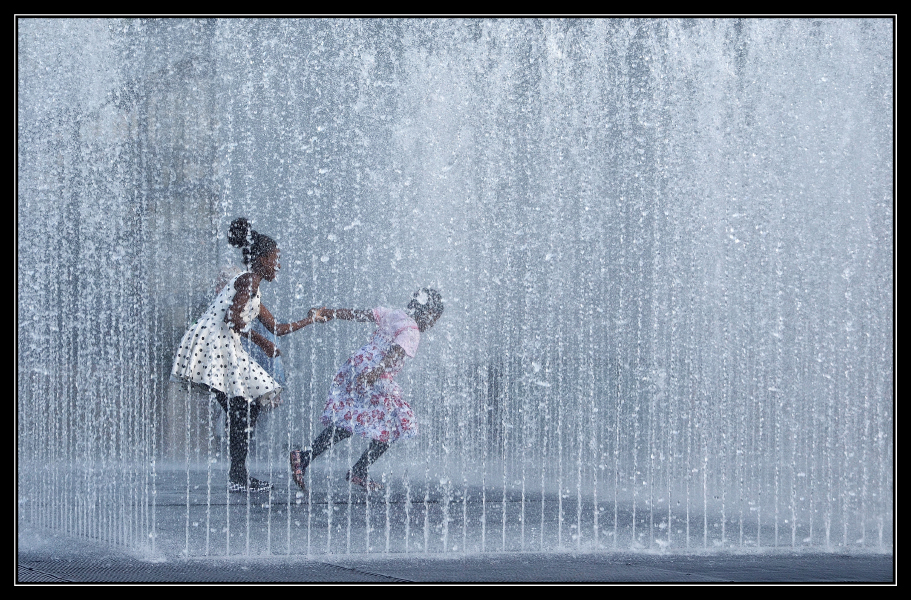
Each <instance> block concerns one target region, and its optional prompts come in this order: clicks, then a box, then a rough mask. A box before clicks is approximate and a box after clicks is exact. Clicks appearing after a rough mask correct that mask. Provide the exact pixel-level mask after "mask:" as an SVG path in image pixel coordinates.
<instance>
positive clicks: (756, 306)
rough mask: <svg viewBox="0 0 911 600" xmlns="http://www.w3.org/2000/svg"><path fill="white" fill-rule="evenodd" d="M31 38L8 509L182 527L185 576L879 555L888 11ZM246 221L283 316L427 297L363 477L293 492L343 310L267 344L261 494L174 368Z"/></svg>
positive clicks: (885, 367) (337, 455)
mask: <svg viewBox="0 0 911 600" xmlns="http://www.w3.org/2000/svg"><path fill="white" fill-rule="evenodd" d="M19 54H20V56H19V71H20V75H19V81H20V83H19V94H20V132H19V201H18V224H19V244H18V250H19V255H18V280H17V283H18V286H19V330H18V355H17V357H18V371H17V373H18V411H19V453H18V458H19V461H20V470H19V480H18V483H19V490H20V492H19V505H20V511H19V514H20V518H22V519H23V520H25V521H27V522H31V523H35V524H37V525H40V526H45V527H49V528H52V529H60V530H65V531H67V532H70V533H75V534H79V535H84V536H88V537H94V538H99V539H103V540H106V541H109V542H112V543H116V544H122V545H126V546H130V547H152V548H154V547H155V544H156V543H158V538H160V537H161V536H165V537H167V536H170V535H172V532H171V530H170V529H169V526H165V525H164V524H161V523H159V522H158V520H159V519H161V518H162V516H163V515H167V519H168V520H169V522H170V520H171V519H173V518H174V517H173V515H174V514H178V513H179V514H180V522H181V523H182V527H181V532H180V539H179V540H177V541H175V540H173V539H172V540H169V542H168V543H169V544H173V545H174V546H175V547H177V548H179V550H181V551H183V552H184V553H186V554H189V555H210V554H211V555H219V554H237V553H241V554H259V553H266V554H299V553H303V554H314V553H325V552H330V553H331V552H348V553H359V552H398V551H407V552H450V551H477V550H480V551H508V550H531V549H534V550H550V549H555V548H575V549H586V548H594V549H597V548H670V549H685V548H697V547H699V548H704V547H720V548H727V547H760V548H763V547H771V546H792V547H836V546H838V547H858V548H875V549H880V550H881V549H883V548H888V547H890V545H891V523H892V514H893V513H892V511H893V506H892V485H893V483H892V482H893V479H892V464H893V463H892V460H893V459H892V443H893V442H892V398H893V385H892V381H893V353H892V347H893V344H892V328H893V319H892V314H893V312H892V311H893V305H892V283H893V278H892V260H893V254H892V252H893V250H892V244H893V240H892V219H893V215H892V188H891V176H892V169H893V164H892V138H893V129H892V114H893V113H892V110H893V98H892V82H893V71H892V24H891V21H889V20H884V19H858V20H852V19H837V20H825V19H823V20H803V19H802V20H794V21H791V20H777V19H763V20H733V19H721V20H707V19H706V20H704V19H694V20H638V19H620V20H606V19H605V20H582V19H568V20H558V19H547V20H506V21H500V20H483V19H468V20H457V19H451V20H406V21H396V20H382V19H379V20H377V19H357V20H340V19H339V20H318V19H303V20H285V19H274V20H270V19H263V20H256V19H252V20H233V19H232V20H217V19H215V20H184V19H174V20H145V19H142V20H129V19H128V20H120V19H110V20H105V19H103V20H53V21H45V20H40V19H25V20H21V21H20V24H19ZM237 216H245V217H247V218H250V219H251V220H253V221H254V227H255V228H256V229H257V230H259V231H262V232H264V233H267V234H269V235H271V236H272V237H274V238H275V239H276V240H277V241H278V242H279V245H280V247H281V251H282V255H281V262H282V270H281V271H280V273H279V278H278V279H277V280H276V281H275V282H274V283H272V284H264V286H263V302H264V304H266V305H267V306H268V307H269V309H270V310H271V311H272V313H273V314H275V315H276V317H277V319H278V320H279V321H280V322H287V321H290V320H296V319H300V318H302V317H304V316H305V315H306V311H307V309H308V308H310V307H311V306H322V305H325V306H332V307H352V308H371V307H374V306H378V305H384V306H390V307H401V306H404V305H405V303H407V301H408V299H409V297H410V295H411V292H412V291H414V290H416V289H417V288H419V287H422V286H428V285H429V286H433V287H436V288H438V289H440V290H441V292H442V293H443V296H444V299H445V302H446V312H445V314H444V317H443V319H442V320H441V321H440V322H439V323H438V325H437V326H436V327H434V329H433V330H431V331H429V332H426V333H425V334H424V335H423V336H422V339H421V347H420V351H419V353H418V356H417V358H416V359H414V360H413V361H409V364H408V365H407V366H406V368H405V370H404V371H403V372H402V375H401V376H400V383H401V384H402V386H403V388H404V389H405V390H406V394H407V397H408V400H409V402H411V404H412V406H413V407H414V409H415V413H416V415H417V417H418V421H419V427H420V435H419V436H418V437H417V438H415V439H414V440H411V441H408V442H404V443H401V444H396V445H394V446H393V448H392V449H391V450H390V451H389V452H388V453H387V455H385V456H384V457H383V458H382V459H381V460H380V462H378V463H377V465H376V466H375V467H374V469H373V471H372V474H374V476H375V478H381V479H383V480H384V481H385V483H386V485H387V490H386V492H384V493H382V494H378V495H371V496H367V497H365V496H364V494H363V493H362V492H360V491H359V490H357V489H353V488H352V487H351V486H350V485H348V484H347V483H346V482H345V480H344V474H345V472H346V470H347V469H348V468H350V466H351V464H352V463H353V462H354V461H355V460H356V459H357V457H358V456H359V455H360V452H361V451H362V450H363V448H364V446H365V444H364V443H363V440H359V439H355V440H349V441H345V442H342V443H340V444H338V445H336V446H335V447H333V449H332V450H331V451H330V452H327V454H326V455H325V456H324V457H321V458H320V459H319V461H317V462H316V463H314V466H313V467H312V468H311V469H310V470H309V471H308V482H309V486H308V491H307V492H306V493H303V492H298V491H297V490H296V488H295V487H294V485H293V484H292V483H291V482H290V481H288V478H287V469H288V467H287V452H288V449H289V447H291V446H293V445H298V444H299V445H302V446H306V445H308V444H309V442H310V441H311V440H312V439H313V438H314V437H315V436H316V435H317V434H318V433H319V431H321V429H322V426H321V425H320V423H319V420H318V419H319V415H320V413H321V411H322V406H323V402H324V398H325V395H326V392H327V389H328V384H329V381H330V380H331V377H332V376H333V374H334V372H335V369H337V367H338V365H340V364H341V363H342V362H343V361H344V360H345V358H346V357H347V355H348V354H349V353H350V352H352V351H353V350H355V349H356V348H357V347H358V346H359V345H360V344H361V343H362V342H363V341H364V340H365V338H366V336H367V335H368V334H369V333H370V329H369V327H368V326H366V325H363V324H357V323H347V322H333V323H330V324H327V325H314V326H312V327H310V328H306V329H305V330H303V331H301V332H298V333H295V334H292V335H291V336H288V337H287V338H283V339H282V341H281V349H282V355H283V361H284V363H285V367H286V370H287V372H288V379H289V386H288V390H287V392H286V393H285V401H284V404H283V405H282V406H281V407H280V408H279V409H278V410H277V411H274V412H270V413H266V414H265V415H264V416H263V417H262V418H261V420H260V422H259V424H258V425H257V427H256V430H255V433H254V437H253V441H252V446H251V456H250V461H249V463H250V468H251V473H252V474H253V475H254V476H256V477H261V478H270V479H271V480H272V481H273V482H275V484H276V489H275V490H274V492H273V493H272V494H271V495H269V496H268V497H267V498H265V499H262V498H259V497H257V496H255V495H247V496H245V497H240V496H237V495H231V494H228V493H227V491H226V489H225V487H224V481H223V480H224V473H225V470H226V465H227V462H226V452H227V447H226V445H225V440H224V437H225V435H224V427H223V421H221V420H220V419H222V416H221V414H220V409H219V408H218V407H217V406H216V405H214V404H213V403H212V402H211V400H210V399H209V398H208V397H207V396H204V395H201V394H198V393H195V392H188V391H186V390H179V389H177V388H176V387H175V386H174V385H173V384H168V383H167V373H168V371H169V369H170V361H171V359H172V357H173V351H174V349H175V347H176V344H177V341H178V340H179V338H180V336H181V335H182V333H183V330H184V329H185V327H186V326H187V325H188V324H189V323H190V322H192V321H193V319H195V318H196V317H197V316H198V314H199V312H200V311H201V310H202V308H204V306H205V302H206V300H207V298H208V297H209V296H210V295H211V290H212V284H213V283H214V279H215V277H216V275H217V273H218V270H219V269H221V268H222V267H223V266H224V265H225V264H228V263H231V262H237V261H238V258H239V257H237V256H235V253H236V250H235V249H233V248H230V247H229V246H228V245H227V244H226V242H225V233H226V230H227V226H228V224H229V223H230V221H231V219H233V218H234V217H237ZM175 511H176V513H175ZM156 536H157V537H156ZM165 546H166V545H165ZM162 547H164V546H162ZM167 547H170V546H167Z"/></svg>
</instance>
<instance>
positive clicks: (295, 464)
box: [291, 450, 307, 492]
mask: <svg viewBox="0 0 911 600" xmlns="http://www.w3.org/2000/svg"><path fill="white" fill-rule="evenodd" d="M301 455H302V452H301V451H300V450H292V451H291V479H293V480H294V483H296V484H297V486H298V487H299V488H300V489H302V490H303V491H305V492H306V491H307V484H306V482H305V481H304V471H305V470H306V469H307V468H306V467H304V466H303V463H302V461H301Z"/></svg>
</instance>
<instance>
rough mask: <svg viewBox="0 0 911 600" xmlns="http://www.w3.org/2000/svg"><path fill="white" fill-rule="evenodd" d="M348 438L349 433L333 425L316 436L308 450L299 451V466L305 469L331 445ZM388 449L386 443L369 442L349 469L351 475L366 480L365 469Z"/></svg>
mask: <svg viewBox="0 0 911 600" xmlns="http://www.w3.org/2000/svg"><path fill="white" fill-rule="evenodd" d="M349 437H351V432H350V431H346V430H344V429H341V428H340V427H335V426H334V425H330V426H329V427H326V428H325V429H324V430H323V432H322V433H321V434H319V435H318V436H316V439H315V440H313V444H311V446H310V448H309V449H306V450H302V451H301V466H303V467H304V468H305V469H306V468H307V466H308V465H309V464H310V463H311V462H312V461H313V459H314V458H316V457H317V456H319V455H320V454H322V453H323V452H325V451H326V450H328V449H329V447H330V446H332V444H334V443H336V442H340V441H342V440H344V439H347V438H349ZM388 449H389V444H387V443H386V442H378V441H376V440H370V445H369V446H368V447H367V449H366V450H364V453H363V454H362V455H361V458H360V459H359V460H358V461H357V463H355V465H354V466H353V467H352V468H351V474H352V475H356V476H358V477H364V478H366V477H367V468H368V467H369V466H370V465H372V464H373V463H375V462H376V460H377V459H378V458H379V457H380V456H382V455H383V453H384V452H385V451H386V450H388Z"/></svg>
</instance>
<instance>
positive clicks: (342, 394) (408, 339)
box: [321, 307, 421, 443]
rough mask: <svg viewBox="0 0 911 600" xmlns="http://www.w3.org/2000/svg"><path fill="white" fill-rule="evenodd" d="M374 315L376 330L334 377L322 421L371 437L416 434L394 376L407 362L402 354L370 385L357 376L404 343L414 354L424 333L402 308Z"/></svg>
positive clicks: (381, 310) (383, 438) (376, 310)
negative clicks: (395, 346) (362, 383)
mask: <svg viewBox="0 0 911 600" xmlns="http://www.w3.org/2000/svg"><path fill="white" fill-rule="evenodd" d="M373 317H374V320H375V321H376V324H377V329H376V331H374V332H373V335H372V336H371V338H370V341H369V342H367V343H366V344H365V345H363V346H362V347H361V348H360V349H359V350H358V351H357V352H355V353H354V354H353V355H352V356H351V357H350V358H349V359H348V360H347V361H346V362H345V364H344V365H342V367H341V369H339V371H338V374H336V376H335V378H334V379H333V380H332V386H331V388H330V390H329V399H328V401H327V402H326V408H325V410H323V415H322V418H321V421H322V423H323V424H324V425H327V426H328V425H331V424H335V426H336V427H341V428H342V429H345V430H347V431H349V432H351V433H356V434H358V435H361V436H363V437H365V438H368V439H372V440H377V441H379V442H386V443H391V442H394V441H396V440H399V439H406V438H410V437H412V436H414V435H415V434H417V425H416V424H415V422H414V413H413V412H412V410H411V406H409V405H408V403H407V402H405V400H403V399H402V388H401V387H400V386H399V384H398V383H396V382H395V376H396V375H398V373H399V372H400V371H401V370H402V367H403V366H404V364H405V359H404V357H402V358H399V359H398V360H396V361H395V362H394V363H393V364H392V365H390V367H389V369H388V370H387V371H386V373H384V374H383V375H382V376H380V378H379V379H377V380H376V383H374V384H373V385H372V386H364V385H360V384H358V383H357V377H358V376H359V375H361V374H362V373H364V372H366V371H369V370H371V369H373V368H375V367H376V366H377V365H378V364H379V363H380V361H382V360H383V359H384V358H385V357H386V355H387V354H388V353H389V352H390V350H392V347H393V345H398V346H401V347H402V349H403V350H404V351H405V354H406V355H407V356H409V357H411V358H414V355H415V353H416V352H417V349H418V342H419V341H420V335H421V334H420V332H419V330H418V326H417V323H415V322H414V319H412V318H411V317H409V316H408V314H407V313H406V312H405V311H404V310H400V309H388V308H382V307H379V308H374V309H373Z"/></svg>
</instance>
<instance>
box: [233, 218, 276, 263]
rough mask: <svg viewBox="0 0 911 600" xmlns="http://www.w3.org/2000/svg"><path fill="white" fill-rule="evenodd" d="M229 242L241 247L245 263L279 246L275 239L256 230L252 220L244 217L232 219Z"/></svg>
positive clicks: (266, 254) (265, 254)
mask: <svg viewBox="0 0 911 600" xmlns="http://www.w3.org/2000/svg"><path fill="white" fill-rule="evenodd" d="M228 243H229V244H231V245H232V246H234V247H235V248H240V249H241V251H242V252H243V255H244V264H245V265H250V264H251V263H252V262H253V261H254V260H256V259H258V258H260V257H262V256H268V255H269V254H270V253H271V252H272V251H273V250H275V249H276V248H278V244H276V243H275V240H273V239H272V238H270V237H269V236H268V235H264V234H262V233H259V232H258V231H254V230H253V226H252V225H251V224H250V222H249V221H248V220H246V219H245V218H243V217H238V218H237V219H234V220H233V221H231V227H230V228H229V229H228Z"/></svg>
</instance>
